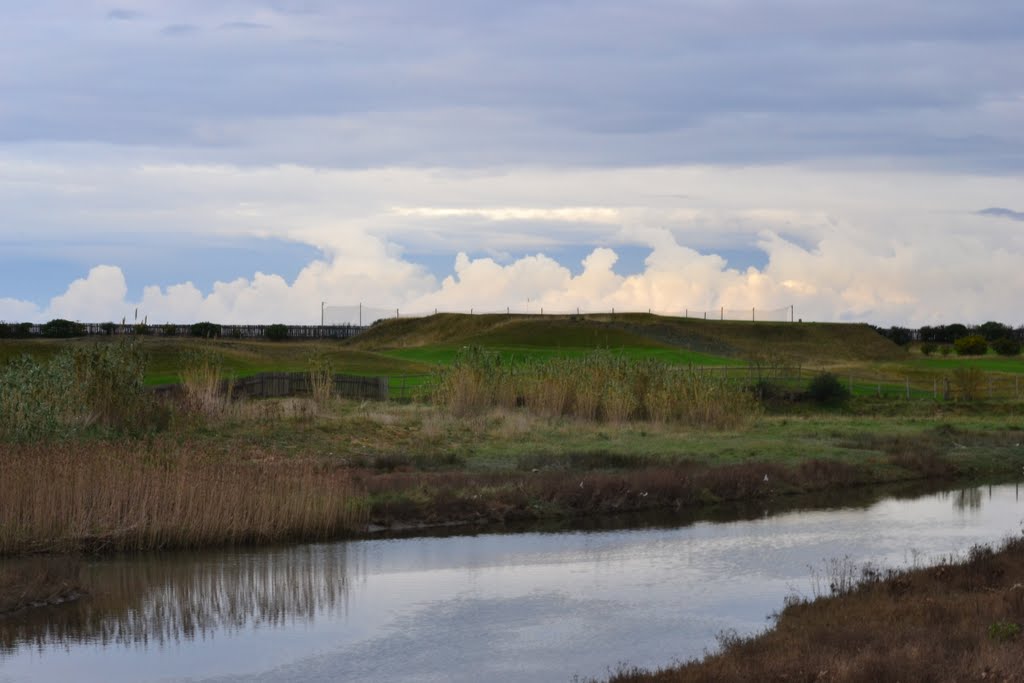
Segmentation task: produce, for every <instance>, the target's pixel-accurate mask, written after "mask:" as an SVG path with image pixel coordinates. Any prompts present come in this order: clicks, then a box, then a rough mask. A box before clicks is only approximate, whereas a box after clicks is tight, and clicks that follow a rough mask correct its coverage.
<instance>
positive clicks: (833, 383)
mask: <svg viewBox="0 0 1024 683" xmlns="http://www.w3.org/2000/svg"><path fill="white" fill-rule="evenodd" d="M805 395H806V396H807V398H808V399H810V400H812V401H814V402H815V403H818V404H820V405H838V404H841V403H844V402H845V401H846V400H848V399H849V398H850V390H849V389H847V388H846V387H845V386H843V383H842V382H840V381H839V378H838V377H836V376H835V375H833V374H832V373H831V372H822V373H819V374H817V375H815V376H814V378H813V379H811V382H810V384H808V385H807V391H806V392H805Z"/></svg>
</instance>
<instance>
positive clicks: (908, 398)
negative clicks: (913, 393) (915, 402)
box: [906, 377, 910, 401]
mask: <svg viewBox="0 0 1024 683" xmlns="http://www.w3.org/2000/svg"><path fill="white" fill-rule="evenodd" d="M906 379H907V400H908V401H909V400H910V378H909V377H907V378H906Z"/></svg>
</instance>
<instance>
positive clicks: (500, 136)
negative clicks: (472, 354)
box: [0, 0, 1024, 325]
mask: <svg viewBox="0 0 1024 683" xmlns="http://www.w3.org/2000/svg"><path fill="white" fill-rule="evenodd" d="M2 11H3V15H2V18H3V21H0V319H2V320H8V321H12V320H34V321H44V320H48V319H50V318H54V317H67V318H72V319H78V320H83V321H105V320H118V321H119V320H120V319H121V318H124V317H127V318H128V320H132V319H133V316H134V315H135V311H136V310H137V311H138V315H139V318H140V319H142V318H143V317H147V318H148V320H149V321H150V322H151V323H152V322H165V321H178V322H192V321H196V320H214V321H218V322H224V323H230V322H245V321H252V322H294V323H318V322H319V320H320V309H321V302H323V301H326V302H327V303H328V305H336V306H345V305H353V304H357V303H359V302H362V303H364V304H366V305H368V306H374V307H380V308H399V309H401V310H404V311H407V312H420V311H429V310H433V309H434V308H440V309H445V310H465V311H468V310H469V309H470V308H473V309H474V310H477V311H480V310H504V309H505V308H506V307H509V308H512V309H513V310H536V309H539V308H540V307H545V308H546V310H549V311H555V310H571V309H575V308H576V307H580V308H582V309H584V310H592V311H596V310H609V309H611V308H615V309H616V310H646V309H648V308H650V309H653V310H656V311H663V312H682V311H685V310H689V311H695V310H697V311H700V310H719V308H720V307H724V308H726V309H731V310H749V309H751V308H759V309H762V310H769V309H782V308H785V307H789V306H793V307H794V310H795V312H796V315H797V316H798V317H802V318H804V319H808V320H838V321H847V320H851V321H867V322H873V323H877V324H910V325H918V324H927V323H938V322H954V321H962V322H983V321H985V320H989V319H995V320H1000V321H1003V322H1008V323H1012V324H1015V325H1019V324H1022V323H1024V306H1022V304H1021V300H1022V294H1024V125H1022V123H1024V4H1022V3H1020V2H1019V0H991V1H989V2H985V3H971V2H964V1H963V0H906V1H904V2H894V1H893V0H886V1H885V2H881V1H877V0H857V1H856V2H852V1H851V2H845V1H840V0H836V1H828V2H825V1H821V0H672V1H670V0H632V1H630V2H622V1H621V0H544V1H542V0H517V1H516V2H508V0H503V1H502V2H492V1H491V0H373V1H369V0H365V1H362V0H361V1H358V2H357V1H352V2H345V1H342V0H338V1H330V0H322V1H321V0H219V1H218V2H215V3H214V2H208V1H207V0H165V1H161V0H112V2H101V1H98V0H36V1H34V2H17V3H16V2H9V3H4V5H3V8H2Z"/></svg>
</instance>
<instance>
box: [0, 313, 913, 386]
mask: <svg viewBox="0 0 1024 683" xmlns="http://www.w3.org/2000/svg"><path fill="white" fill-rule="evenodd" d="M120 341H122V340H121V339H120V338H111V337H90V338H79V339H61V340H55V339H31V340H10V339H7V340H0V365H3V364H4V363H6V362H7V361H8V360H9V359H11V358H13V357H16V356H19V355H21V354H29V355H31V356H34V357H36V358H39V359H45V358H49V357H51V356H53V355H54V354H56V353H57V352H58V351H60V350H61V349H65V348H74V347H76V346H82V345H89V344H111V343H119V342H120ZM134 341H135V343H138V344H141V345H142V348H143V351H144V352H145V353H146V355H147V356H148V361H149V362H148V368H149V370H148V373H147V382H149V383H152V384H160V383H169V382H175V381H177V380H178V375H179V372H180V370H181V368H182V366H183V364H184V359H185V358H186V357H187V355H188V354H189V353H192V352H195V351H196V350H205V351H211V352H214V353H216V354H217V355H218V356H219V357H220V358H221V363H222V366H223V368H224V370H225V371H226V372H228V373H229V374H231V375H234V376H245V375H251V374H255V373H257V372H267V371H302V370H306V369H308V368H309V367H310V360H311V358H312V357H313V356H314V355H315V354H319V355H321V356H323V357H325V358H326V359H327V360H329V361H330V363H331V364H332V366H333V367H334V369H335V370H336V371H337V372H341V373H346V374H357V375H391V376H398V375H414V374H421V373H427V372H430V371H431V369H432V368H433V367H436V366H437V365H438V364H442V365H443V364H446V363H448V362H450V361H451V360H452V358H453V357H454V356H455V354H456V353H457V352H458V350H459V349H460V348H462V347H464V346H469V345H479V346H484V347H487V348H490V349H494V350H496V351H499V352H501V353H502V354H503V355H508V356H515V357H519V358H536V359H543V358H549V357H556V356H574V355H582V354H585V353H587V352H589V351H591V350H593V349H608V350H611V351H613V352H616V353H622V354H625V355H628V356H631V357H636V358H658V359H661V360H664V361H667V362H670V363H677V364H693V365H705V366H715V365H741V364H745V363H746V362H747V361H749V360H751V359H767V360H773V359H778V360H787V361H797V362H801V363H813V364H815V365H843V364H854V365H860V364H865V363H870V364H879V363H903V362H906V361H907V360H908V355H907V352H906V351H905V350H904V349H901V348H900V347H898V346H896V345H895V344H893V343H892V342H890V341H889V340H887V339H885V338H883V337H881V336H880V335H878V334H876V333H875V332H874V331H873V330H872V329H871V328H870V327H868V326H867V325H843V324H830V323H795V324H794V323H773V322H758V323H753V322H738V321H711V320H708V321H705V320H693V319H685V318H667V317H660V316H656V315H647V314H617V315H614V316H613V315H593V316H525V315H464V314H452V313H443V314H438V315H433V316H429V317H426V318H404V319H396V320H384V321H381V322H379V323H377V324H375V325H374V326H373V327H372V328H371V329H370V330H368V331H367V332H365V333H364V334H362V335H360V336H359V337H356V338H353V339H350V340H347V341H344V342H338V341H331V340H323V341H285V342H271V341H262V340H261V341H250V340H235V339H216V340H205V339H194V338H189V337H135V338H134Z"/></svg>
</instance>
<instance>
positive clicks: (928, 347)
mask: <svg viewBox="0 0 1024 683" xmlns="http://www.w3.org/2000/svg"><path fill="white" fill-rule="evenodd" d="M938 348H939V345H938V344H936V343H935V342H925V343H923V344H921V353H923V354H924V355H926V356H930V355H932V354H933V353H935V351H936V350H938Z"/></svg>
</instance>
